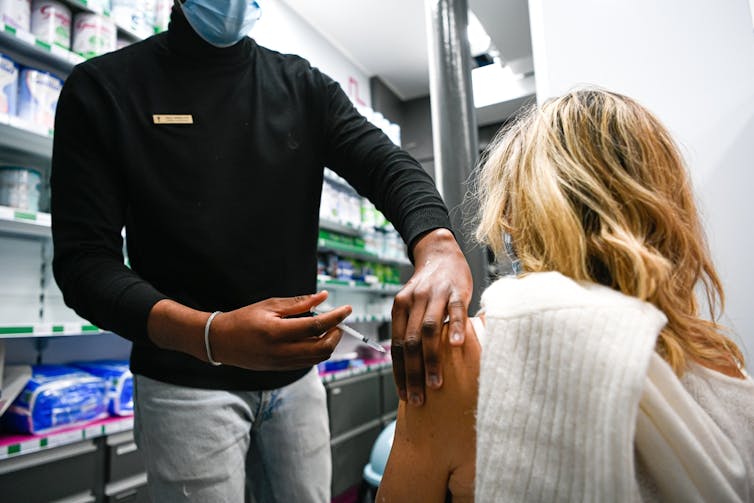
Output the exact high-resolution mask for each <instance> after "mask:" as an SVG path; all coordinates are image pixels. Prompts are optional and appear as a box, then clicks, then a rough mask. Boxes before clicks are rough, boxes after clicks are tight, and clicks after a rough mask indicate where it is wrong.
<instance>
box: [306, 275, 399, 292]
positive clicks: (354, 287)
mask: <svg viewBox="0 0 754 503" xmlns="http://www.w3.org/2000/svg"><path fill="white" fill-rule="evenodd" d="M317 288H318V289H325V290H347V291H350V292H371V293H374V292H378V293H384V294H388V295H395V294H396V293H398V292H399V291H400V290H401V288H403V285H393V284H388V283H379V284H375V285H368V284H365V283H363V282H361V281H354V280H342V279H328V280H319V279H318V280H317Z"/></svg>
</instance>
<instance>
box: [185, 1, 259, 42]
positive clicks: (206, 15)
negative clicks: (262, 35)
mask: <svg viewBox="0 0 754 503" xmlns="http://www.w3.org/2000/svg"><path fill="white" fill-rule="evenodd" d="M181 9H183V14H184V15H185V16H186V19H187V20H188V22H189V24H190V25H191V27H192V28H193V29H194V31H195V32H196V34H197V35H199V36H200V37H201V38H203V39H204V40H205V41H206V42H208V43H210V44H212V45H214V46H215V47H229V46H231V45H234V44H235V43H236V42H238V41H239V40H241V39H242V38H244V37H245V36H246V35H247V34H248V33H249V32H250V31H251V29H252V28H253V27H254V23H256V22H257V19H259V18H260V17H261V15H262V9H261V7H259V4H258V3H257V2H256V1H254V0H252V1H249V0H186V2H184V3H183V4H181Z"/></svg>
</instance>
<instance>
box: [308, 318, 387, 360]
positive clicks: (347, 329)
mask: <svg viewBox="0 0 754 503" xmlns="http://www.w3.org/2000/svg"><path fill="white" fill-rule="evenodd" d="M312 311H313V312H314V314H325V313H326V312H327V311H326V310H324V309H312ZM337 327H338V328H339V329H341V330H342V331H343V332H345V333H347V334H348V335H350V336H351V337H355V338H357V339H359V340H360V341H361V342H363V343H364V344H366V345H367V346H369V347H370V348H372V349H376V350H377V351H379V352H380V353H387V351H385V348H383V347H382V346H380V345H379V344H377V343H376V342H374V341H373V340H372V339H370V338H369V337H367V336H366V335H364V334H362V333H361V332H359V331H357V330H354V329H353V328H351V327H349V326H348V325H346V324H344V323H338V325H337Z"/></svg>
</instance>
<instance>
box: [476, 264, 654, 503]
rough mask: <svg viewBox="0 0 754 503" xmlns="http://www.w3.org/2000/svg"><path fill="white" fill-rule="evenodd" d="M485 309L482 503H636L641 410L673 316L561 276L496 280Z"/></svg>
mask: <svg viewBox="0 0 754 503" xmlns="http://www.w3.org/2000/svg"><path fill="white" fill-rule="evenodd" d="M482 304H483V309H484V311H485V316H486V327H487V340H486V343H485V345H484V348H483V351H482V364H481V371H480V385H479V402H478V403H479V405H478V416H477V467H476V500H477V501H479V502H484V503H486V502H493V501H494V502H496V501H502V502H509V501H510V502H518V501H527V502H529V501H579V502H603V501H621V502H630V501H638V500H639V491H638V485H637V482H636V476H635V468H634V466H635V463H634V448H633V441H634V432H635V429H636V418H637V411H638V403H639V398H640V397H641V394H642V390H643V387H644V380H645V377H646V371H647V365H648V363H649V359H650V356H651V355H652V353H653V351H654V345H655V339H656V337H657V334H658V333H659V331H660V329H661V328H662V326H663V325H664V324H665V322H666V319H665V316H664V315H663V314H662V313H661V312H659V311H658V310H657V309H655V308H654V307H653V306H651V305H649V304H646V303H643V302H641V301H639V300H638V299H635V298H633V297H628V296H625V295H623V294H620V293H618V292H615V291H613V290H611V289H608V288H605V287H602V286H598V285H583V284H578V283H576V282H574V281H572V280H570V279H568V278H565V277H564V276H562V275H560V274H558V273H540V274H531V275H528V276H526V277H524V278H521V279H514V278H506V279H502V280H499V281H497V282H496V283H494V284H493V285H491V286H490V287H489V288H488V289H487V290H486V291H485V293H484V295H483V299H482Z"/></svg>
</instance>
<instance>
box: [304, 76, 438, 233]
mask: <svg viewBox="0 0 754 503" xmlns="http://www.w3.org/2000/svg"><path fill="white" fill-rule="evenodd" d="M312 71H313V72H314V79H315V82H316V83H317V84H318V85H317V88H318V90H319V94H320V95H321V96H322V97H323V100H324V106H323V123H324V127H323V131H322V133H323V138H324V140H323V141H324V143H325V159H324V162H325V164H326V165H327V166H328V167H329V168H331V169H332V170H334V171H335V172H337V173H338V174H340V175H341V176H342V177H344V178H345V179H346V180H348V182H349V183H350V184H351V185H352V186H353V187H354V188H355V189H356V190H357V191H358V192H359V194H361V195H362V196H364V197H367V198H368V199H369V200H370V201H372V202H373V203H374V205H375V206H376V207H377V209H379V210H380V211H381V212H382V213H383V214H384V215H385V217H387V219H388V220H390V221H391V222H392V223H393V225H394V226H395V228H396V229H397V230H398V232H399V233H400V234H401V237H402V238H403V240H404V241H405V242H406V243H407V244H408V245H409V246H410V245H412V244H413V242H414V241H415V240H416V238H418V237H419V236H420V235H421V234H422V233H424V232H426V231H429V230H432V229H436V228H441V227H442V228H447V229H450V228H451V227H450V219H449V217H448V210H447V208H446V207H445V203H444V202H443V200H442V198H441V197H440V194H439V193H438V191H437V189H436V188H435V184H434V181H433V180H432V178H431V177H430V176H429V174H427V172H426V171H424V169H423V168H422V167H421V165H420V164H419V163H418V162H417V161H416V160H415V159H414V158H413V157H411V156H410V155H409V154H408V153H407V152H405V151H403V150H401V149H400V148H399V147H397V146H396V145H395V144H393V142H392V141H390V139H389V138H388V137H387V136H386V135H385V134H384V133H383V132H382V131H381V130H380V129H378V128H377V127H375V126H374V125H372V124H371V123H369V122H368V121H367V120H366V119H365V118H364V117H363V116H362V115H361V114H360V113H359V112H358V111H357V110H356V109H355V108H354V106H353V104H352V103H351V101H350V100H349V99H348V97H347V96H346V94H345V93H344V92H343V90H342V88H341V87H340V85H339V84H338V83H337V82H335V81H333V80H332V79H330V78H329V77H327V76H326V75H324V74H322V73H320V72H319V71H317V70H316V69H314V70H312Z"/></svg>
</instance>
